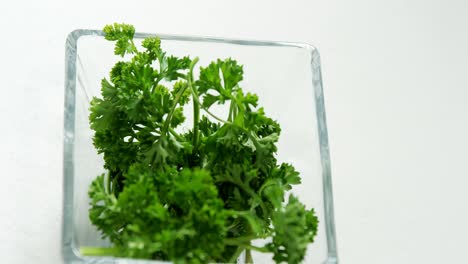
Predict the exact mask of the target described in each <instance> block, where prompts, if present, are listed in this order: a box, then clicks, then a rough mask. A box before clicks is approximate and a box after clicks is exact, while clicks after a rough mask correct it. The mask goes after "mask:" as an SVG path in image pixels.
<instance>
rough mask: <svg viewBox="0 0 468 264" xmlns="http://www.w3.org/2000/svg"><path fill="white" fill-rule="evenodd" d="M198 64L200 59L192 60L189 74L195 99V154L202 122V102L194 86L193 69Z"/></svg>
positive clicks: (189, 84) (190, 85)
mask: <svg viewBox="0 0 468 264" xmlns="http://www.w3.org/2000/svg"><path fill="white" fill-rule="evenodd" d="M197 62H198V57H195V59H193V60H192V63H191V64H190V70H189V74H188V78H187V79H188V80H187V81H188V86H189V87H190V90H191V91H192V97H193V148H194V153H196V150H197V148H198V138H199V131H198V130H199V128H198V126H199V122H200V101H199V100H198V94H197V89H196V87H195V85H193V67H195V64H197Z"/></svg>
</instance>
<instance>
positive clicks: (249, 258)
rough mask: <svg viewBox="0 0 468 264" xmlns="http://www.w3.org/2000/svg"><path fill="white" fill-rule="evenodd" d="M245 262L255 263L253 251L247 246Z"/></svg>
mask: <svg viewBox="0 0 468 264" xmlns="http://www.w3.org/2000/svg"><path fill="white" fill-rule="evenodd" d="M245 263H246V264H253V259H252V252H251V251H250V248H247V249H246V250H245Z"/></svg>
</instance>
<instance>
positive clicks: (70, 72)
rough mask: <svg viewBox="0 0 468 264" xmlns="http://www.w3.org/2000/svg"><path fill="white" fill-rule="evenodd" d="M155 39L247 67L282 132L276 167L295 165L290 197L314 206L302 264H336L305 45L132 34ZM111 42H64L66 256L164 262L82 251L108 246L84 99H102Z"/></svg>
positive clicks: (312, 51) (314, 64)
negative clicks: (92, 195)
mask: <svg viewBox="0 0 468 264" xmlns="http://www.w3.org/2000/svg"><path fill="white" fill-rule="evenodd" d="M154 35H156V36H159V37H160V38H161V41H162V47H163V49H164V50H166V51H167V53H168V54H173V55H176V56H184V55H192V56H194V55H196V56H198V57H199V58H200V61H199V63H198V65H205V66H206V65H208V63H209V62H210V61H212V60H215V59H217V58H227V57H231V58H233V59H235V60H237V61H238V62H239V63H240V64H243V65H244V80H243V81H242V83H241V84H242V87H243V89H244V91H246V92H254V93H256V94H258V96H259V98H260V100H259V104H260V105H261V106H264V108H265V111H266V113H267V115H269V116H270V117H272V118H273V119H275V120H277V121H278V122H279V124H280V125H281V127H282V134H281V136H280V139H279V142H278V153H277V158H278V161H279V162H289V163H292V164H293V165H294V166H295V168H296V169H297V170H298V171H299V172H300V173H301V177H302V184H300V185H296V186H294V188H293V190H292V192H293V193H294V194H295V195H297V196H298V197H299V199H300V200H301V201H302V202H303V203H304V204H305V205H306V207H307V208H311V207H313V208H315V211H316V214H317V216H318V218H319V221H320V223H319V229H318V234H317V237H316V239H315V242H314V243H313V244H310V245H309V247H308V251H307V254H306V258H305V259H304V263H308V264H318V263H320V264H322V263H327V264H332V263H338V258H337V251H336V240H335V226H334V219H333V197H332V184H331V173H330V157H329V150H328V137H327V127H326V119H325V108H324V100H323V90H322V80H321V72H320V57H319V53H318V51H317V49H316V48H315V47H313V46H311V45H308V44H303V43H289V42H273V41H250V40H233V39H221V38H206V37H191V36H176V35H160V34H146V33H136V34H135V39H136V40H142V39H143V38H145V37H147V36H154ZM113 49H114V44H113V43H111V42H109V41H106V40H105V39H104V37H103V32H102V31H99V30H75V31H73V32H71V33H70V34H69V36H68V38H67V41H66V73H65V74H66V76H65V77H66V78H65V122H64V123H65V124H64V125H65V127H64V128H65V131H64V159H63V170H64V171H63V173H64V207H63V210H64V212H63V257H64V260H65V262H66V263H163V262H161V261H141V260H134V259H124V258H114V257H84V256H81V255H80V253H79V248H80V247H97V246H101V247H102V246H108V245H109V242H108V241H105V240H103V239H101V237H100V234H99V232H98V231H97V230H96V228H95V227H94V226H93V225H92V224H91V222H90V220H89V218H88V207H89V198H88V188H89V185H90V183H91V181H92V180H93V179H94V178H95V177H96V176H97V175H98V174H101V173H103V172H104V169H103V159H102V157H101V156H100V155H98V154H97V152H96V149H95V148H94V146H93V143H92V137H93V131H92V130H91V129H90V127H89V122H88V115H89V110H88V108H89V102H90V100H91V98H92V97H93V96H99V95H100V80H101V79H102V78H104V77H107V76H108V73H109V71H110V69H111V68H112V66H113V65H114V64H115V63H116V62H117V60H118V59H119V58H118V57H117V56H115V55H114V53H113ZM253 258H254V263H272V262H273V261H272V259H271V255H268V254H256V253H255V252H253Z"/></svg>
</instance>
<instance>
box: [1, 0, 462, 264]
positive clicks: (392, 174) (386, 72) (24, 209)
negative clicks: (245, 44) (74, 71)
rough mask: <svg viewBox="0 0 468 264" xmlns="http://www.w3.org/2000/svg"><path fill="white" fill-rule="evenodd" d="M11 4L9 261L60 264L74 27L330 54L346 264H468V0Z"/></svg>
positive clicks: (5, 212) (6, 183) (6, 156)
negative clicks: (263, 43)
mask: <svg viewBox="0 0 468 264" xmlns="http://www.w3.org/2000/svg"><path fill="white" fill-rule="evenodd" d="M137 2H138V1H116V0H114V1H73V2H72V1H63V2H61V1H58V0H57V1H54V0H45V1H27V2H26V1H2V2H1V3H0V28H1V30H2V34H1V37H0V40H1V41H0V50H1V52H2V54H1V60H0V77H1V83H2V84H1V86H0V89H1V92H2V95H1V96H0V120H2V124H1V125H0V128H1V130H0V131H1V132H0V135H1V136H2V139H3V142H2V145H1V151H0V155H1V156H0V160H1V163H0V165H1V166H2V169H3V173H2V181H1V184H0V201H1V203H2V204H1V208H2V211H1V217H0V226H1V227H2V232H0V257H1V258H2V263H13V264H15V263H60V262H61V258H60V229H61V227H60V225H61V210H62V194H61V191H62V190H61V188H62V170H61V169H62V164H61V162H62V161H61V156H62V152H61V151H62V142H61V136H62V124H63V113H62V109H63V76H64V42H65V38H66V35H67V33H68V32H70V31H71V30H73V29H75V28H101V27H102V26H103V25H104V24H106V23H110V22H114V21H124V22H127V23H132V24H134V25H135V26H136V27H137V29H138V30H139V31H157V32H161V33H173V34H190V35H209V36H220V37H235V38H248V39H268V40H288V41H301V42H309V43H312V44H314V45H316V46H317V47H318V48H319V50H320V52H321V55H322V64H323V77H324V87H325V97H326V107H327V111H328V125H329V135H330V143H331V155H332V170H333V182H334V186H335V189H334V191H335V213H336V223H337V233H338V249H339V255H340V258H341V263H344V264H347V263H351V264H353V263H356V264H357V263H359V264H367V263H369V264H375V263H434V264H435V263H465V262H467V258H468V257H466V255H465V254H463V251H464V250H465V248H466V245H467V242H466V237H468V227H467V225H466V223H467V222H468V203H467V201H468V192H466V190H465V188H466V187H467V186H468V168H467V166H466V163H467V158H466V157H467V153H466V152H467V149H468V139H467V138H466V136H467V135H468V118H467V115H468V104H467V101H468V77H467V74H466V71H467V70H468V51H467V47H468V33H467V32H468V2H466V1H462V0H460V1H456V0H446V1H442V0H426V1H422V0H413V1H408V0H394V1H381V0H379V1H376V0H354V1H281V2H280V1H271V0H270V1H264V0H262V1H260V0H255V1H216V0H213V1H200V0H199V1H186V2H183V1H156V0H151V1H139V4H138V3H137Z"/></svg>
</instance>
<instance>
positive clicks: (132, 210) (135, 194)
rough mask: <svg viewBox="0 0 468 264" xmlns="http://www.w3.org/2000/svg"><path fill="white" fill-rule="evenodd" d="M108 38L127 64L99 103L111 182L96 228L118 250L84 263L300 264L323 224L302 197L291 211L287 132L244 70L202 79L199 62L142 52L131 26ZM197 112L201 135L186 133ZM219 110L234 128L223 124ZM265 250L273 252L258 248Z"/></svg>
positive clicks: (101, 192)
mask: <svg viewBox="0 0 468 264" xmlns="http://www.w3.org/2000/svg"><path fill="white" fill-rule="evenodd" d="M104 33H105V38H106V39H107V40H110V41H115V54H116V55H119V56H121V57H122V61H119V62H117V63H116V64H115V66H114V67H113V69H112V70H111V72H110V76H109V78H108V79H106V78H105V79H103V80H102V83H101V86H102V89H101V95H102V97H101V98H93V100H92V102H91V107H90V111H91V113H90V116H89V119H90V124H91V128H92V129H93V130H94V131H95V134H94V145H95V147H96V149H97V150H98V152H99V153H102V154H103V156H104V161H105V165H104V167H105V169H106V170H107V173H106V174H103V175H100V176H98V177H97V178H96V179H95V180H94V181H93V182H92V184H91V186H90V189H89V196H90V198H91V203H90V210H89V217H90V219H91V222H92V223H93V224H94V225H95V226H96V227H97V228H98V229H99V231H100V232H101V233H102V237H103V238H107V239H109V240H110V241H111V243H112V245H113V246H112V248H82V249H81V250H82V253H83V254H84V255H113V256H118V257H130V258H145V259H159V260H170V261H173V262H174V263H212V262H216V263H233V262H236V261H237V258H238V257H239V255H240V254H241V252H243V251H245V252H246V254H245V255H246V262H248V263H251V262H252V257H251V251H252V250H254V251H259V252H266V253H272V255H273V260H274V261H275V262H276V263H281V262H287V263H299V262H301V261H302V260H303V258H304V255H305V252H306V248H307V245H308V244H309V243H311V242H313V240H314V237H315V235H316V233H317V225H318V220H317V217H316V216H315V214H314V210H313V209H311V210H307V209H306V208H305V206H304V205H303V204H302V203H301V202H300V201H299V200H298V199H297V198H296V197H295V196H293V195H289V197H288V199H287V201H286V200H285V199H284V197H285V196H286V192H287V191H288V190H290V189H291V188H292V185H295V184H299V183H300V177H299V173H298V172H297V171H296V170H295V169H294V167H293V166H292V165H290V164H286V163H281V164H279V163H278V161H277V159H276V158H275V153H276V151H277V147H276V145H275V144H276V143H277V141H278V137H279V135H280V132H281V129H280V126H279V124H278V123H277V122H275V121H274V120H273V119H271V118H269V117H267V116H266V115H265V112H264V109H263V108H261V107H258V97H257V95H255V94H252V93H245V92H244V91H243V90H242V89H241V87H240V82H241V81H242V79H243V67H242V65H239V64H238V63H237V62H236V61H235V60H233V59H230V58H228V59H224V60H221V59H218V60H216V61H213V62H211V63H210V64H209V65H208V66H206V67H200V68H199V72H200V73H199V76H198V78H196V77H195V76H194V68H195V66H196V64H197V61H198V58H190V57H188V56H187V57H175V56H170V55H168V54H166V52H164V51H163V50H162V49H161V41H160V39H159V38H157V37H148V38H146V39H144V40H143V42H142V44H141V46H142V48H140V49H141V50H139V49H138V48H137V46H136V45H135V43H134V41H133V37H134V33H135V29H134V27H133V26H131V25H126V24H113V25H108V26H106V27H105V28H104ZM190 101H191V102H190ZM187 104H191V105H193V112H192V113H189V114H191V115H193V125H192V124H191V125H190V126H191V129H188V130H187V131H185V132H178V130H177V128H178V126H180V125H181V124H183V123H184V121H185V114H187V113H184V106H186V105H187ZM215 104H219V105H225V107H226V109H229V111H226V112H228V114H227V116H225V117H220V116H217V115H215V114H213V113H212V112H211V111H210V109H211V107H212V106H213V105H215ZM188 107H190V106H188ZM179 130H180V129H179ZM257 239H266V240H265V241H267V242H265V245H264V246H262V247H259V246H254V245H253V244H252V241H253V240H257Z"/></svg>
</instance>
